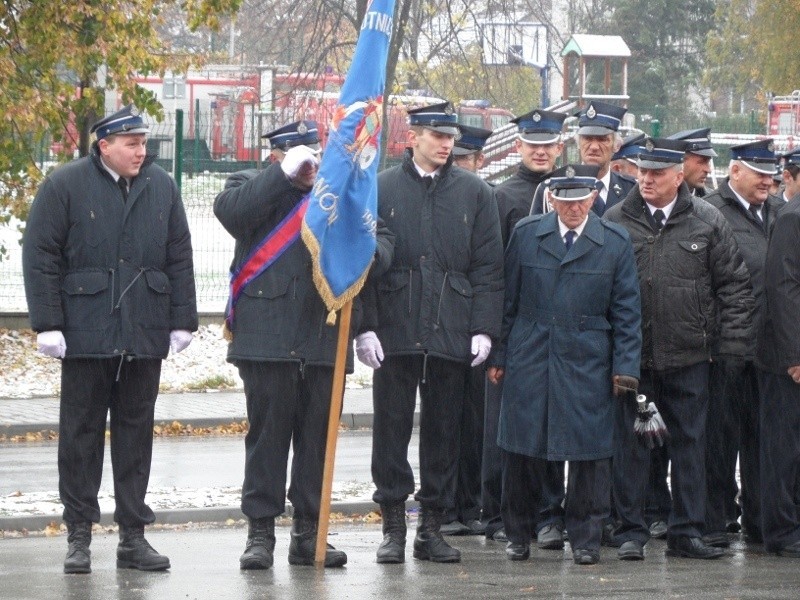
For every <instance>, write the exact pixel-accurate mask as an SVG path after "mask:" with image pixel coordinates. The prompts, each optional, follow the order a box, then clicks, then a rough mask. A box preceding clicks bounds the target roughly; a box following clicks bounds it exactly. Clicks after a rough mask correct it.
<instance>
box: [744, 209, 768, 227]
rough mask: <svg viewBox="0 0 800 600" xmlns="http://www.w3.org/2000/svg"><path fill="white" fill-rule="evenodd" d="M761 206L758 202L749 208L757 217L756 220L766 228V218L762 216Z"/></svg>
mask: <svg viewBox="0 0 800 600" xmlns="http://www.w3.org/2000/svg"><path fill="white" fill-rule="evenodd" d="M759 208H760V207H759V206H758V205H757V204H751V205H750V206H749V207H748V209H747V210H749V211H750V213H751V214H752V215H753V216H754V217H755V218H756V222H757V223H758V224H759V225H761V228H762V229H763V228H764V219H762V218H761V214H760V213H759V212H758V209H759Z"/></svg>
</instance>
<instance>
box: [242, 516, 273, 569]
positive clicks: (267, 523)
mask: <svg viewBox="0 0 800 600" xmlns="http://www.w3.org/2000/svg"><path fill="white" fill-rule="evenodd" d="M274 552H275V519H273V518H270V517H264V518H262V519H250V522H249V527H248V531H247V544H246V545H245V548H244V553H243V554H242V555H241V556H240V557H239V568H240V569H242V570H244V571H249V570H261V569H269V568H270V567H271V566H272V562H273V556H274Z"/></svg>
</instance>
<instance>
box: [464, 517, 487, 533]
mask: <svg viewBox="0 0 800 600" xmlns="http://www.w3.org/2000/svg"><path fill="white" fill-rule="evenodd" d="M464 525H466V527H467V529H469V531H468V532H467V533H465V534H464V535H484V534H485V533H486V523H484V522H483V521H481V520H480V519H469V520H468V521H465V522H464Z"/></svg>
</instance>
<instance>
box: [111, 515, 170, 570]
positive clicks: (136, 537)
mask: <svg viewBox="0 0 800 600" xmlns="http://www.w3.org/2000/svg"><path fill="white" fill-rule="evenodd" d="M169 566H170V565H169V558H167V557H166V556H164V555H163V554H159V553H158V552H156V551H155V550H154V549H153V547H152V546H151V545H150V544H148V543H147V540H146V539H144V526H140V527H125V526H124V525H120V526H119V545H118V546H117V568H118V569H139V570H140V571H164V570H166V569H169Z"/></svg>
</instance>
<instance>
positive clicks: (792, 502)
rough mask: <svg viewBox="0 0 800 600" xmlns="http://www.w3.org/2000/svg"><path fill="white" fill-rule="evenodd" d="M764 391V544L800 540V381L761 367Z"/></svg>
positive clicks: (774, 546)
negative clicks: (796, 381)
mask: <svg viewBox="0 0 800 600" xmlns="http://www.w3.org/2000/svg"><path fill="white" fill-rule="evenodd" d="M758 387H759V392H760V394H761V412H760V417H761V422H760V426H761V522H762V533H763V535H764V548H765V549H766V550H767V551H768V552H776V551H778V550H781V549H782V548H785V547H786V546H790V545H791V544H794V543H796V542H798V541H800V433H798V432H800V385H798V384H797V383H795V382H794V381H793V380H792V378H791V377H789V375H785V374H776V373H770V372H768V371H763V370H759V371H758Z"/></svg>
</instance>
